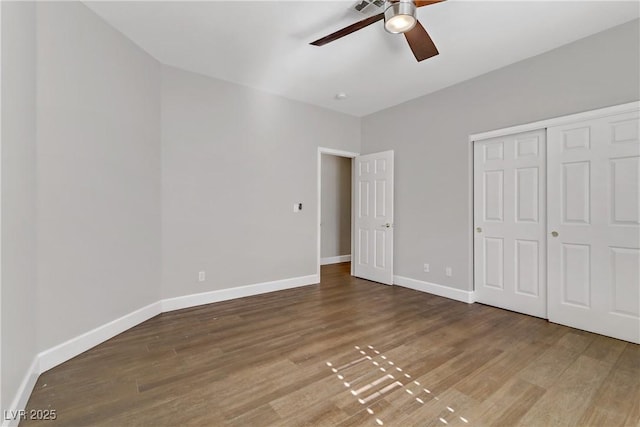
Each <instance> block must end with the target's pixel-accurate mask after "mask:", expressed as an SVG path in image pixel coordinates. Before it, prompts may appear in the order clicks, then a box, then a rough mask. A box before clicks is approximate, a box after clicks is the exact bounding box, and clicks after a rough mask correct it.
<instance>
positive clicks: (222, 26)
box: [85, 0, 640, 116]
mask: <svg viewBox="0 0 640 427" xmlns="http://www.w3.org/2000/svg"><path fill="white" fill-rule="evenodd" d="M85 3H86V4H87V6H89V7H90V8H91V9H92V10H94V11H95V12H96V13H97V14H98V15H100V16H102V17H103V18H104V19H105V20H106V21H107V22H109V23H110V24H111V25H112V26H113V27H115V28H116V29H118V30H120V31H121V32H122V33H124V34H125V35H126V36H127V37H129V38H130V39H131V40H133V41H134V42H135V43H136V44H138V45H139V46H141V47H142V48H143V49H144V50H146V51H147V52H149V53H150V54H151V55H152V56H154V57H155V58H156V59H158V60H159V61H160V62H162V63H164V64H168V65H173V66H176V67H180V68H183V69H186V70H190V71H194V72H198V73H201V74H205V75H208V76H211V77H215V78H219V79H223V80H227V81H231V82H235V83H239V84H242V85H245V86H249V87H253V88H257V89H261V90H265V91H267V92H271V93H275V94H278V95H282V96H284V97H287V98H290V99H295V100H299V101H303V102H307V103H310V104H314V105H318V106H322V107H325V108H329V109H332V110H336V111H340V112H344V113H348V114H352V115H355V116H364V115H367V114H370V113H373V112H375V111H379V110H381V109H384V108H387V107H390V106H392V105H396V104H399V103H402V102H404V101H407V100H409V99H412V98H416V97H418V96H421V95H425V94H428V93H431V92H434V91H436V90H439V89H442V88H444V87H447V86H450V85H452V84H455V83H457V82H460V81H463V80H468V79H470V78H472V77H475V76H478V75H480V74H483V73H486V72H488V71H491V70H494V69H497V68H501V67H504V66H506V65H508V64H512V63H514V62H517V61H520V60H522V59H525V58H528V57H531V56H534V55H538V54H540V53H543V52H545V51H548V50H551V49H554V48H556V47H558V46H561V45H563V44H567V43H570V42H572V41H574V40H577V39H580V38H583V37H586V36H588V35H591V34H594V33H597V32H600V31H603V30H605V29H607V28H610V27H613V26H616V25H619V24H622V23H624V22H627V21H630V20H633V19H637V18H638V17H639V9H640V3H639V2H637V1H623V2H614V1H568V2H560V1H499V2H489V1H481V0H475V1H459V0H449V1H446V2H443V3H439V4H435V5H431V6H427V7H422V8H420V9H418V18H419V20H420V22H421V23H422V24H423V25H424V27H425V28H426V29H427V31H428V32H429V34H430V35H431V37H432V38H433V40H434V42H435V43H436V46H437V47H438V49H439V51H440V55H439V56H436V57H434V58H431V59H427V60H425V61H423V62H421V63H418V62H416V60H415V58H414V57H413V55H412V53H411V51H410V49H409V47H408V46H407V45H406V42H405V40H404V37H403V36H402V35H391V34H388V33H386V32H385V31H384V29H383V25H382V23H381V22H378V23H376V24H373V25H371V26H369V27H367V28H365V29H363V30H360V31H358V32H356V33H354V34H351V35H349V36H347V37H345V38H342V39H340V40H337V41H335V42H333V43H330V44H328V45H325V46H323V47H316V46H311V45H309V42H311V41H313V40H315V39H317V38H320V37H322V36H325V35H327V34H329V33H331V32H333V31H336V30H338V29H340V28H342V27H344V26H347V25H349V24H352V23H354V22H356V21H358V20H360V19H363V18H365V17H366V16H365V15H362V14H360V13H358V12H355V11H353V10H352V9H351V7H352V6H353V5H354V4H355V3H356V1H355V0H354V1H337V2H336V1H252V2H249V1H212V2H204V1H201V2H163V1H158V2H156V1H141V2H85ZM611 48H612V49H615V46H612V47H611ZM594 55H597V52H594ZM338 92H346V93H347V94H348V95H349V97H348V98H347V99H346V100H342V101H338V100H336V99H335V98H334V96H335V94H336V93H338Z"/></svg>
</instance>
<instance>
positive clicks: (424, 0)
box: [415, 0, 444, 7]
mask: <svg viewBox="0 0 640 427" xmlns="http://www.w3.org/2000/svg"><path fill="white" fill-rule="evenodd" d="M443 1H444V0H415V3H416V7H422V6H429V5H430V4H436V3H440V2H443Z"/></svg>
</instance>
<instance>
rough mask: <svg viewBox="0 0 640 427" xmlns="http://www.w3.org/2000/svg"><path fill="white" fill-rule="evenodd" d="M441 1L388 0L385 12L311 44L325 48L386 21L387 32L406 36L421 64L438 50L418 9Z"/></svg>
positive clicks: (385, 4) (385, 3)
mask: <svg viewBox="0 0 640 427" xmlns="http://www.w3.org/2000/svg"><path fill="white" fill-rule="evenodd" d="M441 1H444V0H386V1H385V2H384V12H382V13H379V14H377V15H373V16H370V17H368V18H366V19H363V20H362V21H359V22H356V23H355V24H352V25H349V26H348V27H345V28H343V29H341V30H338V31H336V32H335V33H331V34H329V35H328V36H325V37H322V38H320V39H318V40H316V41H314V42H311V43H310V44H312V45H314V46H323V45H325V44H327V43H331V42H332V41H334V40H337V39H339V38H342V37H344V36H346V35H349V34H351V33H354V32H356V31H358V30H361V29H363V28H365V27H368V26H369V25H371V24H373V23H375V22H378V21H380V20H382V19H384V28H385V30H387V31H388V32H390V33H393V34H400V33H402V34H404V37H405V38H406V39H407V43H409V47H410V48H411V51H412V52H413V55H414V56H415V57H416V60H417V61H418V62H420V61H423V60H425V59H427V58H431V57H433V56H436V55H437V54H438V49H437V48H436V45H435V44H434V43H433V41H432V40H431V37H429V34H428V33H427V30H425V29H424V27H423V26H422V24H420V22H418V19H417V18H416V9H417V8H419V7H422V6H429V5H431V4H434V3H440V2H441Z"/></svg>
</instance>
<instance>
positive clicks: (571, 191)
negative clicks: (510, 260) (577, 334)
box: [547, 112, 640, 343]
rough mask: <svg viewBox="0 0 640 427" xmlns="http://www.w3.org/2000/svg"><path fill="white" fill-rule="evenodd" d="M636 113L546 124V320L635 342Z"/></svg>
mask: <svg viewBox="0 0 640 427" xmlns="http://www.w3.org/2000/svg"><path fill="white" fill-rule="evenodd" d="M638 128H639V121H638V113H637V112H634V113H626V114H622V115H617V116H610V117H605V118H601V119H595V120H589V121H585V122H582V123H573V124H570V125H565V126H558V127H552V128H549V129H548V141H549V142H548V146H547V149H548V160H547V169H548V182H549V187H548V202H547V203H548V216H547V221H548V231H549V236H548V242H547V244H548V250H549V252H548V256H549V257H548V268H549V272H548V273H549V274H548V291H549V320H551V321H553V322H556V323H561V324H564V325H568V326H573V327H576V328H580V329H585V330H588V331H592V332H596V333H600V334H604V335H609V336H612V337H616V338H620V339H624V340H628V341H633V342H636V343H637V342H640V197H639V196H640V175H639V174H640V157H639V154H640V144H639V141H638V133H639V132H638V131H639V129H638Z"/></svg>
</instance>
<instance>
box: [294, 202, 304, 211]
mask: <svg viewBox="0 0 640 427" xmlns="http://www.w3.org/2000/svg"><path fill="white" fill-rule="evenodd" d="M301 210H302V203H296V204H294V205H293V211H294V212H300V211H301Z"/></svg>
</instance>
